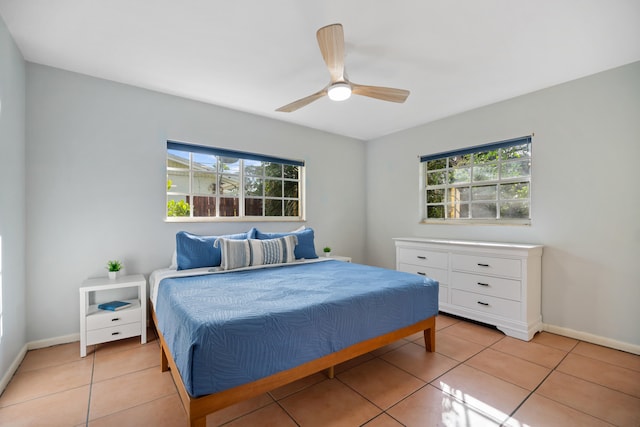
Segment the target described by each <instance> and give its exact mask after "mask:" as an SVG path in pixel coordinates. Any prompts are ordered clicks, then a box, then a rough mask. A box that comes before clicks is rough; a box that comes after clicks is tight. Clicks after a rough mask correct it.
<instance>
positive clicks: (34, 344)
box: [27, 333, 80, 350]
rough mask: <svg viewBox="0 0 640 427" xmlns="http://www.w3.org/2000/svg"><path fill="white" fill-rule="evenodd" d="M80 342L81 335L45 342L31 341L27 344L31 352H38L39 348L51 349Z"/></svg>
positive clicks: (64, 336)
mask: <svg viewBox="0 0 640 427" xmlns="http://www.w3.org/2000/svg"><path fill="white" fill-rule="evenodd" d="M74 341H80V333H77V334H70V335H63V336H61V337H55V338H47V339H44V340H38V341H31V342H29V343H27V347H28V349H29V350H36V349H38V348H45V347H51V346H52V345H58V344H68V343H70V342H74Z"/></svg>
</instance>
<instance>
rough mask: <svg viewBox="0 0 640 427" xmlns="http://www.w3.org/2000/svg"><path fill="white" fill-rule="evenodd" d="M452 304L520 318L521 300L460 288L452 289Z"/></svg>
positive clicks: (511, 317) (501, 315) (506, 316)
mask: <svg viewBox="0 0 640 427" xmlns="http://www.w3.org/2000/svg"><path fill="white" fill-rule="evenodd" d="M451 304H454V305H457V306H460V307H466V308H469V309H471V310H475V311H480V312H483V313H488V314H492V315H495V316H500V317H504V318H507V319H519V318H520V307H521V304H520V303H519V302H516V301H510V300H506V299H502V298H496V297H491V296H487V295H480V294H476V293H473V292H466V291H461V290H459V289H451Z"/></svg>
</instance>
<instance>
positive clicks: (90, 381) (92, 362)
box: [84, 345, 98, 427]
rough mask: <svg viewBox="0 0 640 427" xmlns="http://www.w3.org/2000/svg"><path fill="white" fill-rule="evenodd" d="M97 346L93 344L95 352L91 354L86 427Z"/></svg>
mask: <svg viewBox="0 0 640 427" xmlns="http://www.w3.org/2000/svg"><path fill="white" fill-rule="evenodd" d="M97 350H98V349H97V347H96V346H95V345H94V346H93V353H92V354H91V358H92V360H91V378H90V379H89V399H88V400H87V418H86V419H85V424H84V425H85V427H89V414H90V412H91V392H92V391H93V372H94V370H95V367H96V351H97Z"/></svg>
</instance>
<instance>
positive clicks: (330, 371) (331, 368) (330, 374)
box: [327, 366, 336, 380]
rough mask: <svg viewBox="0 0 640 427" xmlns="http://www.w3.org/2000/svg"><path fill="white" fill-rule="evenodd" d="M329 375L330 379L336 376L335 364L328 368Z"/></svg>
mask: <svg viewBox="0 0 640 427" xmlns="http://www.w3.org/2000/svg"><path fill="white" fill-rule="evenodd" d="M327 376H328V377H329V379H330V380H332V379H334V378H335V376H336V367H335V366H329V368H327Z"/></svg>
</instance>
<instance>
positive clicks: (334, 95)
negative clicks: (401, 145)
mask: <svg viewBox="0 0 640 427" xmlns="http://www.w3.org/2000/svg"><path fill="white" fill-rule="evenodd" d="M316 38H317V39H318V45H319V46H320V52H321V53H322V57H323V58H324V62H325V63H326V64H327V68H328V69H329V74H330V75H331V80H330V81H329V84H328V85H327V86H325V87H324V88H322V89H321V90H319V91H318V92H316V93H314V94H312V95H309V96H306V97H304V98H301V99H298V100H297V101H293V102H292V103H290V104H287V105H285V106H283V107H280V108H278V109H277V110H276V111H281V112H284V113H291V112H292V111H296V110H297V109H299V108H302V107H304V106H305V105H308V104H310V103H312V102H313V101H315V100H317V99H320V98H322V97H323V96H328V97H329V98H330V99H332V100H334V101H344V100H345V99H348V98H349V97H350V96H351V94H352V93H353V94H355V95H362V96H368V97H370V98H376V99H381V100H383V101H391V102H399V103H402V102H404V101H405V100H406V99H407V97H408V96H409V91H408V90H404V89H394V88H390V87H381V86H366V85H359V84H356V83H353V82H351V81H349V79H348V78H347V73H346V71H345V67H344V32H343V30H342V25H341V24H331V25H327V26H326V27H322V28H320V29H319V30H318V32H317V33H316Z"/></svg>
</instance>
